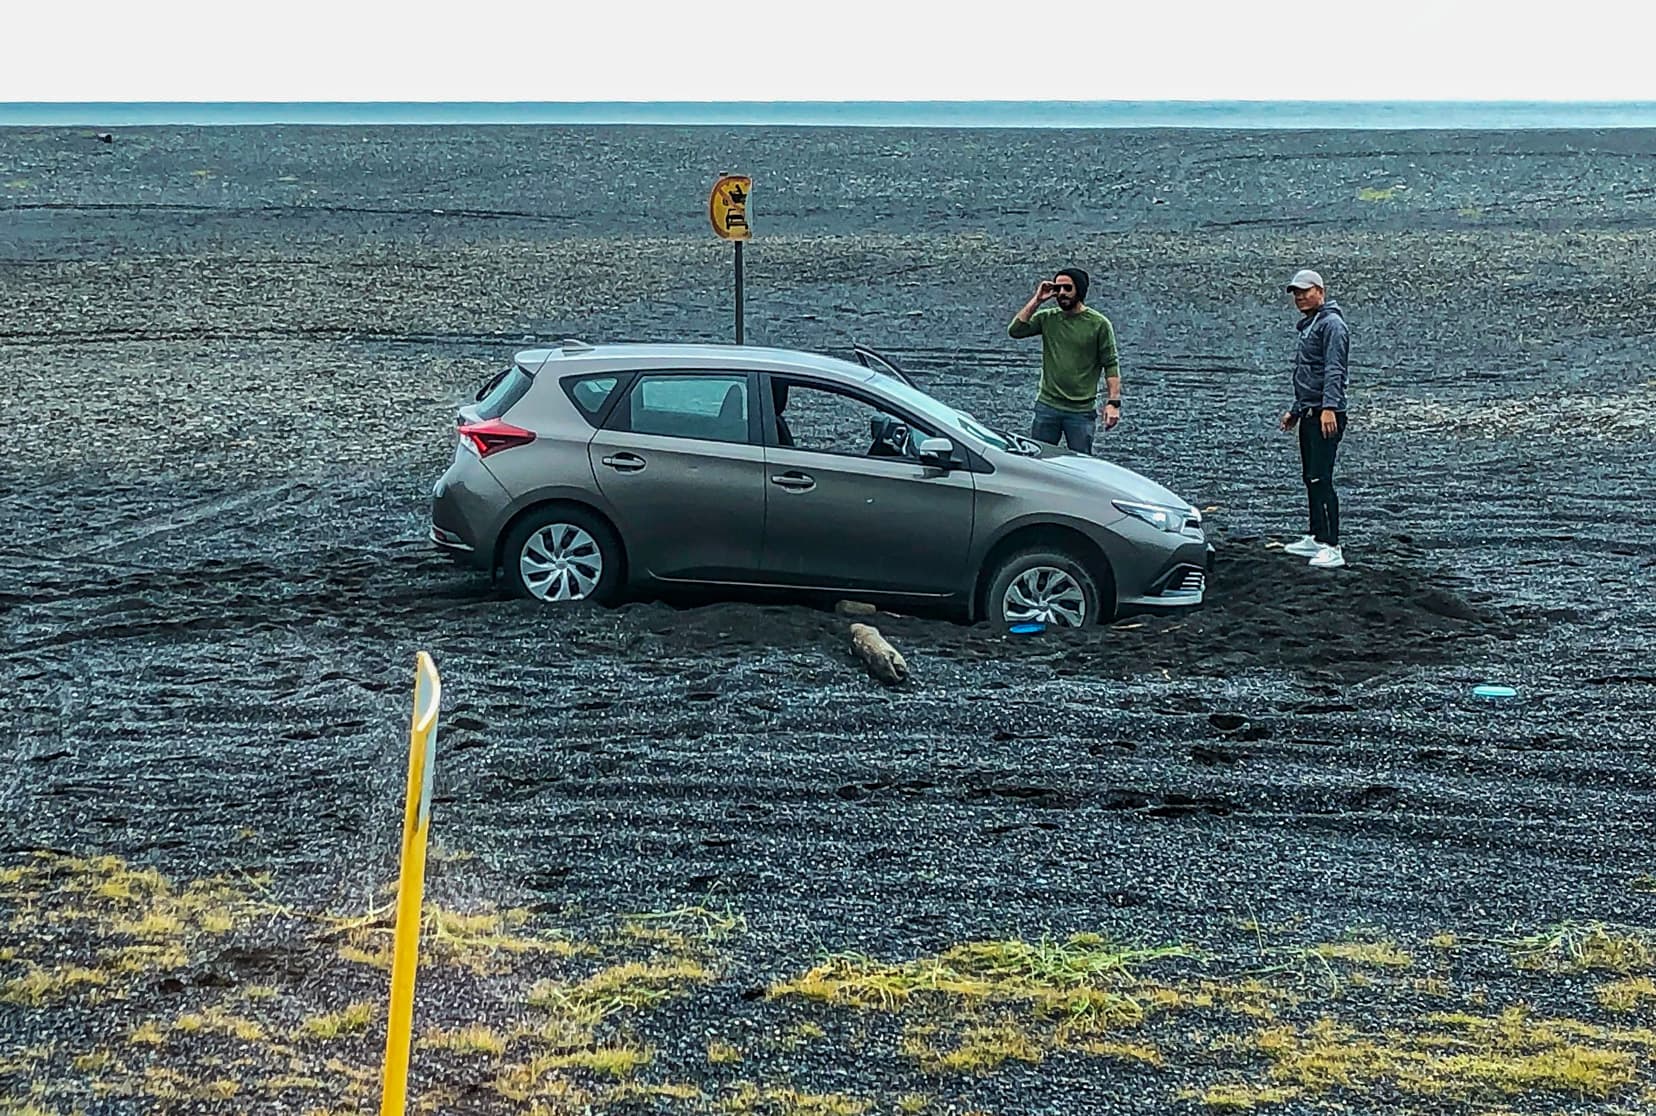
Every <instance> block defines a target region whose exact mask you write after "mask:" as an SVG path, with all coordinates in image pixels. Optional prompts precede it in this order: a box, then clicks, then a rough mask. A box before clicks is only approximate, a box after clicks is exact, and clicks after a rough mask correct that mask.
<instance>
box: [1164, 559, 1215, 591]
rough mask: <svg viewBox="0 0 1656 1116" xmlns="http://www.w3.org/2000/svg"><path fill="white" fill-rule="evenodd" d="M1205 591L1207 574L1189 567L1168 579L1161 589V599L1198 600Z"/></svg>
mask: <svg viewBox="0 0 1656 1116" xmlns="http://www.w3.org/2000/svg"><path fill="white" fill-rule="evenodd" d="M1206 590H1207V574H1206V573H1204V572H1203V571H1201V570H1199V569H1197V568H1196V567H1194V566H1190V567H1188V568H1186V569H1183V570H1180V571H1179V572H1178V573H1175V574H1174V575H1173V576H1172V577H1171V578H1169V579H1168V582H1167V585H1166V586H1165V587H1164V588H1163V589H1162V591H1161V595H1162V596H1163V597H1197V598H1200V597H1201V595H1202V594H1203V592H1205V591H1206Z"/></svg>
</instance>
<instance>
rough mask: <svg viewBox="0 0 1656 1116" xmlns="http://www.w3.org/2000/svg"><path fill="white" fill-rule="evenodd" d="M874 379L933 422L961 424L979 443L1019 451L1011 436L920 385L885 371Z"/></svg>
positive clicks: (951, 424) (889, 392) (891, 393)
mask: <svg viewBox="0 0 1656 1116" xmlns="http://www.w3.org/2000/svg"><path fill="white" fill-rule="evenodd" d="M874 380H875V382H876V383H878V384H879V385H880V388H881V390H883V391H885V392H886V393H888V394H889V395H891V396H892V398H894V399H896V400H898V401H899V402H901V403H902V404H903V405H904V406H906V407H908V408H909V409H911V410H913V411H915V412H917V413H918V414H919V415H920V416H921V417H922V418H929V419H931V420H932V421H933V422H941V423H946V424H948V425H950V426H955V427H959V428H960V429H961V430H964V431H965V432H966V433H968V434H970V435H971V436H972V437H974V438H976V439H978V440H979V441H980V442H982V443H984V444H985V445H987V446H992V447H993V448H995V449H998V450H1005V451H1008V452H1013V453H1016V452H1017V451H1016V450H1015V449H1013V446H1012V442H1011V439H1010V438H1008V437H1007V436H1005V435H1002V434H999V433H996V432H995V431H993V430H990V429H989V428H988V427H987V426H984V425H983V424H982V423H981V422H979V421H978V420H977V419H975V418H973V417H972V416H971V415H969V414H967V413H966V412H965V411H957V410H955V409H954V408H953V407H950V406H947V405H945V404H943V403H939V402H938V401H937V400H935V399H933V398H932V397H931V396H929V395H927V394H926V393H925V392H923V391H921V390H920V389H919V388H914V387H910V386H909V385H908V384H905V383H904V382H903V381H901V380H899V379H897V378H896V377H895V376H888V375H886V374H885V373H884V372H875V373H874Z"/></svg>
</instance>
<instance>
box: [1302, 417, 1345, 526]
mask: <svg viewBox="0 0 1656 1116" xmlns="http://www.w3.org/2000/svg"><path fill="white" fill-rule="evenodd" d="M1334 413H1335V415H1336V416H1337V420H1338V422H1339V427H1338V429H1336V430H1335V431H1334V433H1333V434H1332V435H1331V436H1329V437H1326V438H1325V437H1323V430H1322V415H1323V413H1322V411H1321V410H1315V411H1312V412H1311V413H1310V414H1308V415H1301V416H1300V420H1299V443H1300V470H1301V471H1302V472H1303V473H1304V474H1305V498H1306V502H1307V503H1308V504H1309V505H1310V510H1311V536H1312V537H1313V538H1314V539H1316V540H1317V541H1318V542H1320V543H1322V544H1323V545H1324V546H1339V545H1340V497H1339V495H1338V494H1337V493H1336V492H1335V491H1334V455H1335V454H1336V453H1337V452H1339V449H1340V439H1341V438H1342V437H1344V436H1345V428H1346V417H1345V412H1344V411H1336V412H1334Z"/></svg>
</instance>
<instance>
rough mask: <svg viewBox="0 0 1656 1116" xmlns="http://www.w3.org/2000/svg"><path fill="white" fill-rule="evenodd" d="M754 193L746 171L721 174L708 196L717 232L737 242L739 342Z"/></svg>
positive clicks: (742, 332)
mask: <svg viewBox="0 0 1656 1116" xmlns="http://www.w3.org/2000/svg"><path fill="white" fill-rule="evenodd" d="M752 192H753V179H751V178H749V177H748V176H747V175H745V174H721V175H720V176H719V180H718V181H717V182H715V183H713V192H712V193H711V194H709V195H708V196H707V217H708V220H710V221H712V223H713V232H714V234H715V235H717V236H719V237H721V238H723V239H725V240H728V241H731V242H732V243H734V244H735V245H736V275H735V280H736V344H738V345H741V344H743V343H744V341H745V335H746V333H747V330H746V328H745V327H746V324H747V323H746V321H745V320H744V318H745V315H744V307H743V305H742V299H743V295H744V294H745V293H746V292H745V291H744V290H743V286H744V284H743V278H744V277H743V275H742V241H744V240H746V239H748V237H750V236H752V235H753V228H752V226H751V225H750V224H749V223H748V212H747V204H748V196H749V195H750V194H751V193H752Z"/></svg>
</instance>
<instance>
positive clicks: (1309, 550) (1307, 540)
mask: <svg viewBox="0 0 1656 1116" xmlns="http://www.w3.org/2000/svg"><path fill="white" fill-rule="evenodd" d="M1322 548H1323V545H1322V543H1320V542H1318V541H1317V539H1316V536H1315V535H1301V536H1300V540H1299V542H1291V543H1289V544H1288V545H1287V546H1285V547H1283V548H1282V549H1283V550H1284V551H1285V552H1286V553H1288V554H1297V555H1299V556H1300V557H1301V558H1310V557H1311V556H1312V555H1314V554H1316V553H1317V552H1318V551H1320V550H1321V549H1322Z"/></svg>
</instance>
